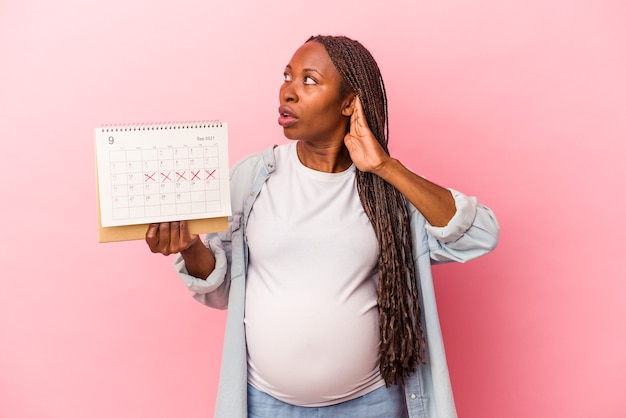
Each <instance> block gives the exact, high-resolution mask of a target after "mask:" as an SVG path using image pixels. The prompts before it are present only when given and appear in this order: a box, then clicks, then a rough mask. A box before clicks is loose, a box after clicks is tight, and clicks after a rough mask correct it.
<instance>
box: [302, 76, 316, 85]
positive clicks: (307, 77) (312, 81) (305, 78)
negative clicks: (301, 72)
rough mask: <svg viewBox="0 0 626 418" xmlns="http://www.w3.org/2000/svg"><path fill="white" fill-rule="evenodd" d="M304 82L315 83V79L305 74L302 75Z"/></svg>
mask: <svg viewBox="0 0 626 418" xmlns="http://www.w3.org/2000/svg"><path fill="white" fill-rule="evenodd" d="M304 84H317V81H315V79H314V78H311V77H309V76H308V75H307V76H306V77H304Z"/></svg>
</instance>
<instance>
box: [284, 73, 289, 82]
mask: <svg viewBox="0 0 626 418" xmlns="http://www.w3.org/2000/svg"><path fill="white" fill-rule="evenodd" d="M283 76H284V77H285V81H291V75H290V74H287V73H284V74H283Z"/></svg>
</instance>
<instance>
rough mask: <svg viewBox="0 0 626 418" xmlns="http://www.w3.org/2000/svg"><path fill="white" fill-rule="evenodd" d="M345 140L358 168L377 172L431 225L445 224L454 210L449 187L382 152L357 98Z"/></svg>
mask: <svg viewBox="0 0 626 418" xmlns="http://www.w3.org/2000/svg"><path fill="white" fill-rule="evenodd" d="M344 143H345V144H346V147H347V148H348V151H349V152H350V157H351V158H352V162H354V164H355V165H356V167H357V168H358V169H359V170H361V171H365V172H370V173H373V174H376V175H377V176H379V177H381V178H382V179H383V180H385V181H386V182H387V183H389V184H391V185H392V186H394V187H395V188H396V189H398V191H399V192H400V193H402V194H403V195H404V196H405V197H406V198H407V200H408V201H409V202H411V203H412V204H413V206H415V207H416V208H417V209H418V210H419V211H420V212H421V213H422V215H424V217H425V218H426V220H427V221H428V223H430V224H431V225H433V226H446V225H447V224H448V222H449V221H450V219H452V217H453V216H454V214H455V213H456V206H455V203H454V197H453V196H452V193H451V192H450V191H449V190H447V189H445V188H443V187H440V186H438V185H436V184H434V183H431V182H430V181H428V180H426V179H425V178H423V177H420V176H418V175H417V174H415V173H413V172H412V171H410V170H409V169H407V168H406V167H405V166H404V165H402V163H401V162H400V161H399V160H397V159H395V158H391V157H390V156H389V155H387V153H385V151H384V150H383V149H382V147H381V146H380V144H379V143H378V141H377V140H376V138H375V137H374V135H373V134H372V132H371V131H370V129H369V127H368V126H367V121H366V119H365V115H364V113H363V107H362V105H361V101H360V99H359V98H358V97H357V98H356V100H355V104H354V111H353V113H352V116H351V118H350V132H348V133H347V134H346V136H345V138H344Z"/></svg>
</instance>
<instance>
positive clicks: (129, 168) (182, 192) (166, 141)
mask: <svg viewBox="0 0 626 418" xmlns="http://www.w3.org/2000/svg"><path fill="white" fill-rule="evenodd" d="M95 141H96V156H97V164H98V185H99V193H100V216H101V226H102V227H112V226H124V225H136V224H146V223H153V222H171V221H178V220H191V219H202V218H214V217H222V216H229V215H230V214H231V208H230V189H229V178H228V130H227V125H226V123H224V122H194V123H188V124H155V125H137V126H132V125H131V126H122V127H120V126H112V127H101V128H96V129H95Z"/></svg>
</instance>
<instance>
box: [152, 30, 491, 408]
mask: <svg viewBox="0 0 626 418" xmlns="http://www.w3.org/2000/svg"><path fill="white" fill-rule="evenodd" d="M279 98H280V107H279V118H278V123H279V124H280V125H281V126H282V127H283V130H284V134H285V136H286V137H287V138H289V139H292V140H295V141H294V142H290V143H288V144H284V145H280V146H277V147H272V148H271V149H268V150H266V151H265V152H263V153H262V154H256V155H253V156H250V157H248V158H246V159H244V160H243V161H241V162H239V163H238V164H237V165H236V166H235V167H234V168H233V169H232V171H231V204H232V208H233V215H232V217H231V218H230V222H229V231H228V232H227V233H220V234H212V235H208V236H207V237H206V240H205V241H206V242H205V243H203V242H202V241H201V240H200V238H199V237H198V236H196V235H191V234H190V233H189V231H188V230H187V225H186V223H185V222H180V223H178V222H172V223H163V224H154V225H151V226H150V227H149V229H148V231H147V233H146V241H147V243H148V245H149V247H150V249H151V250H152V251H153V252H158V253H162V254H165V255H168V254H173V253H179V254H180V256H179V257H178V259H177V261H176V263H175V265H176V268H177V270H178V272H179V273H180V276H181V277H182V279H183V281H184V283H185V284H186V285H187V286H188V287H189V289H190V290H191V291H192V292H193V294H194V297H195V298H196V299H197V300H199V301H200V302H202V303H204V304H206V305H209V306H212V307H217V308H221V309H224V308H228V309H229V313H228V319H227V326H226V335H225V343H224V344H225V345H224V352H223V360H222V371H221V378H220V389H219V394H218V402H217V407H216V414H215V416H216V417H218V418H219V417H228V418H232V417H242V418H243V417H247V416H249V417H271V418H280V417H290V418H291V417H308V416H311V417H313V416H315V417H317V416H327V417H339V416H346V417H359V418H367V417H372V418H373V417H410V418H415V417H426V416H428V417H431V418H432V417H453V416H456V412H455V409H454V401H453V398H452V392H451V388H450V382H449V378H448V373H447V367H446V361H445V353H444V351H443V344H442V339H441V333H440V329H439V322H438V318H437V311H436V305H435V297H434V294H433V289H432V276H431V272H430V265H431V263H432V262H444V261H467V260H470V259H472V258H475V257H478V256H480V255H483V254H485V253H487V252H489V251H491V250H492V249H493V248H494V247H495V245H496V243H497V236H498V224H497V221H496V219H495V217H494V215H493V213H492V212H491V211H490V210H489V209H488V208H487V207H485V206H482V205H480V204H478V202H477V201H476V199H475V198H469V197H467V196H465V195H463V194H461V193H459V192H457V191H454V190H451V189H450V190H449V189H445V188H442V187H440V186H437V185H435V184H433V183H431V182H429V181H427V180H425V179H424V178H422V177H420V176H418V175H416V174H414V173H413V172H411V171H410V170H408V169H407V168H405V167H404V166H403V165H402V163H401V162H400V161H399V160H397V159H394V158H391V157H390V156H389V153H388V150H387V135H388V130H387V101H386V93H385V89H384V84H383V80H382V77H381V75H380V71H379V69H378V66H377V65H376V62H375V60H374V59H373V58H372V56H371V55H370V53H369V52H368V51H367V50H366V49H365V48H364V47H363V46H362V45H361V44H360V43H358V42H356V41H353V40H351V39H349V38H346V37H332V36H317V37H312V38H310V39H309V40H308V41H307V42H305V43H304V45H302V46H301V47H300V48H299V49H298V50H297V51H296V52H295V54H294V55H293V57H292V59H291V61H290V62H289V64H288V65H287V67H286V69H285V80H284V83H283V85H282V86H281V89H280V96H279Z"/></svg>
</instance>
